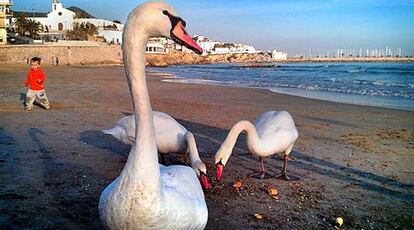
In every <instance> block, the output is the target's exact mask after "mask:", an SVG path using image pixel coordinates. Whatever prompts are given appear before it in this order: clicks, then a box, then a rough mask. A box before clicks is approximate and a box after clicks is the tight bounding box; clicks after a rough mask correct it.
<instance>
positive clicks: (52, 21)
mask: <svg viewBox="0 0 414 230" xmlns="http://www.w3.org/2000/svg"><path fill="white" fill-rule="evenodd" d="M75 16H76V14H75V12H73V11H70V10H67V9H65V8H63V5H62V3H60V2H59V0H53V2H52V10H51V11H50V12H49V13H48V14H47V16H46V17H34V18H33V17H30V15H28V19H33V20H35V21H38V22H40V23H42V25H43V26H44V31H45V32H56V31H62V32H63V31H66V30H71V29H72V28H73V23H74V20H75Z"/></svg>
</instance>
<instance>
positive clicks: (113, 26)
mask: <svg viewBox="0 0 414 230" xmlns="http://www.w3.org/2000/svg"><path fill="white" fill-rule="evenodd" d="M75 23H79V24H82V23H84V24H86V23H90V24H93V25H95V26H96V27H97V28H98V29H102V30H118V31H122V30H123V29H124V25H123V24H120V23H116V22H113V21H109V20H106V19H99V18H76V19H75Z"/></svg>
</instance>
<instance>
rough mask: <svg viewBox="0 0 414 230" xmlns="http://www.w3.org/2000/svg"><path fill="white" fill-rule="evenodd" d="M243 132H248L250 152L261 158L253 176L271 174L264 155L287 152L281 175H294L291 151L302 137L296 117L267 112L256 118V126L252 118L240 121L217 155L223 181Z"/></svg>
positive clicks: (219, 172)
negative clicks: (229, 160)
mask: <svg viewBox="0 0 414 230" xmlns="http://www.w3.org/2000/svg"><path fill="white" fill-rule="evenodd" d="M243 131H245V132H246V133H247V146H248V148H249V150H250V152H251V153H252V154H253V155H255V156H257V157H259V160H260V170H259V172H257V173H254V174H251V176H254V177H257V178H260V179H263V178H264V177H265V176H266V175H269V174H268V173H267V172H266V170H265V168H264V162H263V158H265V157H269V156H272V155H274V154H276V153H282V152H283V153H284V164H283V169H282V172H281V173H280V174H278V175H277V177H279V178H283V179H286V180H290V179H291V178H289V176H288V175H287V172H286V171H287V164H288V160H289V153H290V152H291V151H292V148H293V144H294V143H295V141H296V139H297V138H298V131H297V129H296V126H295V122H294V121H293V118H292V116H291V115H290V114H289V113H288V112H286V111H281V112H277V111H267V112H264V113H262V114H260V115H259V116H258V117H257V118H256V120H255V123H254V125H253V124H252V123H251V122H250V121H239V122H237V123H236V124H235V125H234V126H233V128H231V130H230V132H229V134H228V135H227V138H226V140H225V141H224V142H223V144H222V145H221V147H220V149H219V150H218V151H217V153H216V155H215V162H216V167H217V172H216V176H217V179H218V180H219V181H220V180H221V178H222V175H223V170H224V166H225V165H226V163H227V161H228V159H229V157H230V155H231V153H232V151H233V148H234V145H235V144H236V141H237V138H238V136H239V134H240V133H241V132H243Z"/></svg>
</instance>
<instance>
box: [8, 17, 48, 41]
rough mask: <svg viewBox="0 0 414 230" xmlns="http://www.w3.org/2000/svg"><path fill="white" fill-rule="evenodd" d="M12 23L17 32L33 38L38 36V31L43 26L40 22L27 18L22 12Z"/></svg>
mask: <svg viewBox="0 0 414 230" xmlns="http://www.w3.org/2000/svg"><path fill="white" fill-rule="evenodd" d="M14 24H15V26H16V31H17V33H19V34H21V35H24V36H28V37H30V38H34V39H37V38H39V33H40V32H42V31H43V26H42V24H41V23H40V22H38V21H35V20H32V19H27V18H26V16H25V15H24V14H21V15H19V16H18V17H17V19H16V21H15V22H14Z"/></svg>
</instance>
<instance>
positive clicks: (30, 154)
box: [0, 65, 414, 229]
mask: <svg viewBox="0 0 414 230" xmlns="http://www.w3.org/2000/svg"><path fill="white" fill-rule="evenodd" d="M27 70H28V66H26V65H5V66H1V67H0V86H1V87H0V181H1V183H0V229H25V228H31V229H32V228H33V229H100V228H102V226H101V224H100V222H99V217H98V199H99V195H100V193H101V191H102V190H103V189H104V188H105V187H106V186H107V185H108V184H109V183H110V182H111V181H112V180H113V179H114V178H115V177H116V176H117V175H118V174H119V172H120V171H121V170H122V168H123V166H124V164H125V161H126V159H127V155H128V153H129V150H130V146H127V145H124V144H122V143H120V142H119V141H117V140H116V139H114V138H113V137H111V136H106V135H104V134H102V132H101V130H102V129H104V128H110V127H113V125H114V124H115V122H116V121H117V120H118V119H119V118H121V117H123V116H125V115H130V114H131V113H132V104H131V99H130V95H129V91H128V87H127V84H126V78H125V74H124V69H123V67H110V66H107V67H105V66H100V67H93V66H70V67H69V66H59V67H45V68H44V70H45V73H46V74H47V77H48V80H47V82H46V93H47V95H48V98H49V100H50V102H51V110H50V111H45V110H43V109H41V108H39V107H36V106H35V109H34V110H33V111H31V112H27V111H24V110H23V101H24V98H25V93H26V88H24V87H23V82H24V79H25V77H26V74H27ZM165 77H169V76H168V75H165V74H159V73H148V86H149V90H150V96H151V101H152V107H153V110H158V111H163V112H166V113H169V114H170V115H172V116H173V117H175V118H176V119H177V120H178V121H180V122H181V123H182V124H183V125H184V126H186V127H187V129H188V130H190V131H192V132H193V133H194V134H195V137H196V140H197V144H198V147H199V152H200V153H201V156H202V158H203V160H204V161H205V163H206V164H207V167H208V170H209V171H208V173H209V177H210V179H211V183H212V185H213V188H212V189H211V190H209V191H206V192H205V196H206V201H207V204H208V209H209V221H208V225H207V229H293V228H298V229H321V228H322V229H327V228H329V229H332V228H333V226H334V224H335V219H336V218H337V217H342V218H343V219H344V225H343V228H346V229H349V228H352V229H361V228H364V229H384V228H399V229H409V228H412V227H413V226H414V211H413V208H412V206H413V205H414V163H413V162H414V154H413V153H414V119H413V117H414V112H409V111H402V110H392V109H384V108H377V107H367V106H356V105H347V104H339V103H332V102H325V101H319V100H311V99H306V98H301V97H295V96H288V95H282V94H277V93H272V92H270V91H267V90H261V89H246V88H232V87H224V86H208V85H196V84H178V83H166V82H162V81H161V80H162V79H164V78H165ZM266 110H286V111H289V112H290V113H291V114H292V115H293V117H294V119H295V122H296V125H297V127H298V130H299V139H298V141H297V142H296V145H295V146H294V152H293V153H292V161H291V162H290V164H289V169H288V172H290V173H291V174H292V175H295V176H298V177H300V180H299V181H292V182H287V181H283V180H277V179H265V180H258V179H254V178H249V177H248V176H247V175H248V174H250V173H251V172H253V170H255V169H256V168H258V166H259V163H258V159H256V158H255V157H254V156H252V155H251V154H250V153H249V152H248V149H247V147H246V145H245V135H242V136H241V138H240V139H239V140H238V142H237V146H236V148H235V151H234V152H233V155H232V157H231V158H230V160H229V162H228V164H227V166H226V168H225V171H224V177H223V180H222V182H220V183H218V182H217V181H216V180H215V167H214V157H213V156H214V154H215V152H216V151H217V149H218V148H219V146H220V144H221V143H222V141H223V140H224V139H225V137H226V135H227V132H228V130H229V129H230V128H231V127H232V125H233V124H235V123H236V122H237V121H239V120H241V119H248V120H253V119H254V117H255V116H257V115H258V114H260V113H261V112H263V111H266ZM167 163H168V164H187V163H188V162H187V158H186V157H185V156H183V155H178V154H177V155H173V154H171V155H168V156H167ZM282 165H283V161H282V160H281V159H279V158H278V157H272V158H269V159H266V160H265V166H266V167H267V169H268V170H269V171H270V173H272V174H277V173H278V172H279V171H280V169H281V168H282ZM236 181H242V187H241V188H240V189H239V190H237V189H235V188H234V187H233V186H232V185H233V183H235V182H236ZM268 188H276V189H277V190H278V196H277V199H275V198H273V197H271V196H270V195H268V193H267V189H268ZM254 214H260V215H262V216H263V219H260V220H259V219H256V218H255V216H254Z"/></svg>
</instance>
